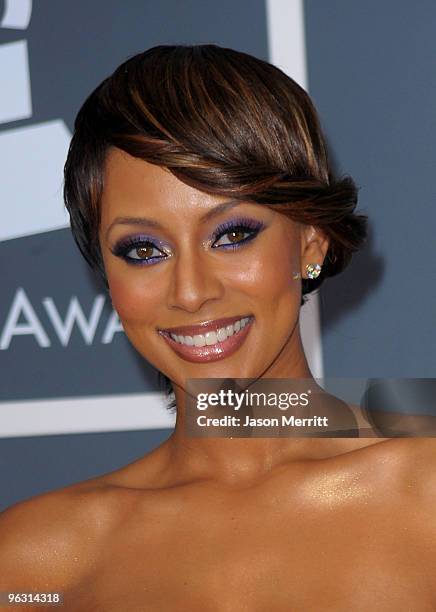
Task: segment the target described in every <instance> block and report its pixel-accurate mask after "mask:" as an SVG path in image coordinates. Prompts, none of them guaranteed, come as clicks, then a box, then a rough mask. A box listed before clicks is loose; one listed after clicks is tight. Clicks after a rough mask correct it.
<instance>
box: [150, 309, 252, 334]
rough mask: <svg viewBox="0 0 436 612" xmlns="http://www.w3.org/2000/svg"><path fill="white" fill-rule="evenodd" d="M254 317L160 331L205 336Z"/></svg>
mask: <svg viewBox="0 0 436 612" xmlns="http://www.w3.org/2000/svg"><path fill="white" fill-rule="evenodd" d="M251 317H252V315H249V314H248V315H237V316H236V317H226V318H224V319H213V320H209V321H203V322H202V323H197V325H184V326H182V327H166V328H160V329H159V330H158V331H162V332H168V333H169V334H176V335H177V336H178V335H180V336H195V335H197V334H205V333H207V332H210V331H217V330H218V329H220V328H221V327H226V326H227V325H231V324H232V323H235V321H239V320H240V319H245V318H251Z"/></svg>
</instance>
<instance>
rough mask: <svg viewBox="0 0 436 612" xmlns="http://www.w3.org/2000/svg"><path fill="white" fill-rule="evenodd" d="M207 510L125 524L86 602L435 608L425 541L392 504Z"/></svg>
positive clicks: (153, 606) (108, 605)
mask: <svg viewBox="0 0 436 612" xmlns="http://www.w3.org/2000/svg"><path fill="white" fill-rule="evenodd" d="M204 510H205V509H203V512H202V511H201V509H200V508H197V511H195V509H191V511H190V512H188V511H187V509H185V512H178V511H177V512H175V514H174V515H172V516H171V517H169V516H168V515H165V514H164V513H162V514H159V513H157V514H154V515H153V516H149V517H148V523H147V522H146V523H144V522H143V521H136V520H132V521H130V522H129V524H124V525H122V526H121V525H120V531H119V532H118V533H116V532H114V533H113V534H112V535H111V538H109V539H108V541H107V542H106V544H105V549H104V551H103V554H102V555H101V562H100V563H99V565H98V567H96V569H95V572H94V574H93V576H92V577H90V580H89V583H88V584H87V585H83V587H82V590H81V591H80V592H78V593H77V601H81V604H80V606H79V608H78V609H85V607H86V609H87V610H89V611H90V612H91V610H96V611H98V610H105V611H106V612H111V611H112V610H114V611H115V610H120V609H125V610H129V612H130V611H131V612H134V611H142V610H144V611H145V610H147V611H148V610H153V611H158V610H162V611H165V612H168V611H171V610H177V612H182V611H184V610H186V611H189V612H195V611H197V610H198V611H199V612H200V611H201V612H209V611H210V612H215V611H216V612H218V611H220V612H221V611H226V612H233V611H234V612H241V611H242V610H247V612H248V611H249V612H282V611H283V612H285V611H286V612H291V611H292V612H293V611H295V612H302V611H304V612H306V611H309V610H316V611H317V612H318V611H319V612H321V611H325V612H327V611H328V612H330V611H331V612H333V611H334V612H349V611H350V610H353V612H360V611H362V612H364V611H365V612H366V611H367V610H369V609H372V610H377V611H379V612H391V611H392V612H397V611H398V610H404V611H406V610H410V611H411V612H412V611H413V612H415V611H418V610H419V612H426V611H427V610H428V612H434V606H432V603H431V594H430V592H429V590H428V584H427V581H426V580H425V579H424V578H423V576H422V557H421V550H420V549H419V547H418V546H417V545H415V544H414V542H413V538H410V532H409V530H403V531H401V530H399V526H398V523H397V522H396V521H395V520H394V519H393V516H392V514H391V513H390V512H389V511H387V509H386V510H383V509H382V510H380V509H377V510H375V509H371V508H368V510H367V512H366V515H365V513H362V510H361V509H360V512H359V513H355V512H353V509H352V507H350V508H349V509H348V510H347V509H346V508H344V507H336V508H330V509H329V510H325V509H324V510H319V509H318V510H317V511H313V509H312V511H310V512H308V511H307V510H308V508H305V507H304V506H298V505H296V506H295V507H294V508H292V509H290V508H285V509H284V508H282V507H280V506H277V507H274V505H272V506H271V504H268V507H266V506H263V505H262V504H256V505H252V506H251V508H250V507H245V508H244V507H243V506H242V507H240V508H239V509H238V508H237V507H229V506H226V505H222V506H219V505H218V507H215V508H213V509H212V508H209V511H208V513H206V512H204ZM238 510H239V511H238ZM405 518H407V517H405ZM72 609H73V608H72Z"/></svg>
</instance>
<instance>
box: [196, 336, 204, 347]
mask: <svg viewBox="0 0 436 612" xmlns="http://www.w3.org/2000/svg"><path fill="white" fill-rule="evenodd" d="M205 344H206V339H205V337H204V336H203V334H199V335H198V336H194V346H204V345H205Z"/></svg>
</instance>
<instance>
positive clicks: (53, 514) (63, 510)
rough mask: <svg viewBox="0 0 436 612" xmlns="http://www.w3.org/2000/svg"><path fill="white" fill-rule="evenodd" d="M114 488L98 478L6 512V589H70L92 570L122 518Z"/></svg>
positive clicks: (1, 571) (0, 539)
mask: <svg viewBox="0 0 436 612" xmlns="http://www.w3.org/2000/svg"><path fill="white" fill-rule="evenodd" d="M118 506H119V504H118V501H117V496H116V495H114V489H113V487H108V486H105V485H104V482H103V481H101V480H100V479H94V480H90V481H86V482H84V483H79V484H76V485H73V486H69V487H65V488H63V489H59V490H57V491H53V492H50V493H45V494H42V495H38V496H36V497H33V498H31V499H29V500H26V501H23V502H20V503H18V504H15V505H14V506H11V507H10V508H8V509H7V510H6V511H4V512H2V513H1V514H0V591H6V590H23V589H24V590H25V591H35V592H36V591H41V590H52V591H53V590H58V591H65V590H66V589H67V588H72V587H74V585H75V584H77V583H78V582H80V580H81V579H82V578H83V577H84V576H86V575H88V574H89V572H90V571H92V567H93V564H95V563H96V561H97V558H98V555H99V554H101V548H102V542H103V541H104V538H105V536H106V535H107V533H108V532H110V529H111V527H112V526H113V524H114V522H115V521H117V520H118V519H119V512H117V507H118Z"/></svg>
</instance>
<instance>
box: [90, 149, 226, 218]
mask: <svg viewBox="0 0 436 612" xmlns="http://www.w3.org/2000/svg"><path fill="white" fill-rule="evenodd" d="M226 200H228V198H225V197H223V196H217V195H211V194H208V193H204V192H202V191H199V190H198V189H195V188H194V187H191V186H189V185H186V184H185V183H183V182H182V181H180V180H179V179H178V178H176V177H175V176H174V175H173V174H172V173H171V172H170V171H169V170H168V169H167V168H163V167H161V166H156V165H154V164H150V163H149V162H146V161H144V160H142V159H138V158H136V157H132V156H131V155H129V154H128V153H126V152H124V151H121V150H120V149H117V148H112V149H111V150H110V151H109V152H108V154H107V158H106V164H105V172H104V188H103V194H102V201H101V206H102V211H101V213H102V224H104V223H105V222H110V219H111V218H112V217H114V216H116V215H119V214H125V215H130V214H131V215H135V214H142V213H144V212H145V211H147V212H149V213H150V212H155V213H162V212H165V213H173V212H175V213H183V212H186V213H187V214H188V213H189V214H192V212H194V211H198V213H199V214H202V212H205V211H207V210H208V209H209V208H213V207H214V206H216V205H217V204H219V203H221V202H223V201H226Z"/></svg>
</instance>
